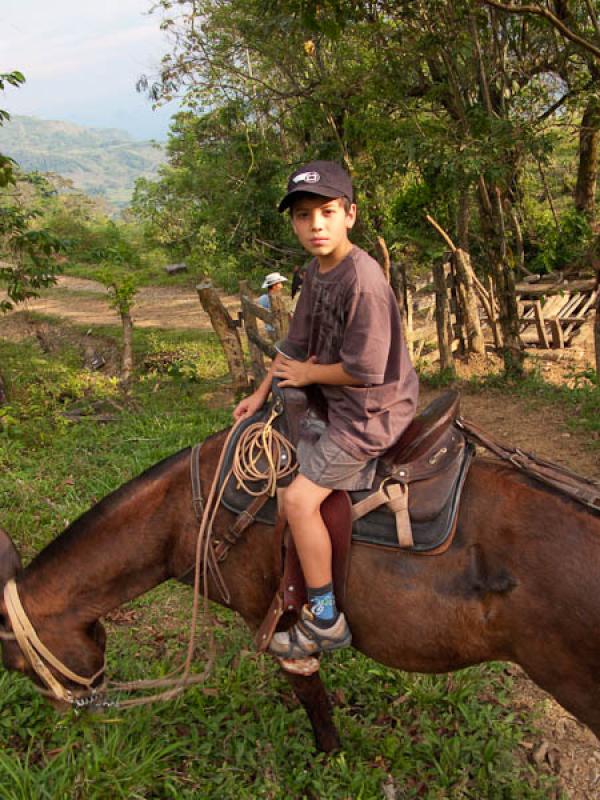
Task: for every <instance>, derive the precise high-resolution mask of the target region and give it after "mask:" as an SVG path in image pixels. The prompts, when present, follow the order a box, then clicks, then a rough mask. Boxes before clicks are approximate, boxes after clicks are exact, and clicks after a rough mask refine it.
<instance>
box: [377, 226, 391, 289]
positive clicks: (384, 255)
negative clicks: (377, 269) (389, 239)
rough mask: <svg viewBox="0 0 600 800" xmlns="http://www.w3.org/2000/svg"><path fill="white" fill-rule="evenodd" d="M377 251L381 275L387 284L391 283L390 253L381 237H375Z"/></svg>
mask: <svg viewBox="0 0 600 800" xmlns="http://www.w3.org/2000/svg"><path fill="white" fill-rule="evenodd" d="M377 249H378V250H379V255H380V257H381V261H380V266H381V268H382V270H383V274H384V275H385V279H386V281H387V282H388V283H391V274H390V273H391V264H390V251H389V250H388V247H387V244H386V241H385V239H384V238H383V236H378V237H377Z"/></svg>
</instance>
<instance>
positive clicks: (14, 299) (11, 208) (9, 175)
mask: <svg viewBox="0 0 600 800" xmlns="http://www.w3.org/2000/svg"><path fill="white" fill-rule="evenodd" d="M24 81H25V78H24V76H23V75H22V74H21V73H20V72H9V73H2V74H0V91H3V90H4V89H5V86H6V84H9V85H11V86H19V85H21V84H22V83H24ZM9 119H10V115H9V114H8V113H7V112H6V111H3V110H2V109H0V125H3V124H5V122H7V121H8V120H9ZM18 181H22V182H27V183H31V184H32V185H36V184H38V185H39V181H40V179H39V176H35V175H32V176H26V175H23V174H21V173H20V171H19V170H18V166H17V164H16V163H15V162H14V161H13V159H11V158H9V157H8V156H4V155H2V154H0V188H3V189H5V190H6V192H5V193H4V194H3V195H2V197H1V199H0V259H2V260H3V261H4V265H3V268H2V269H0V281H1V282H2V283H4V284H5V285H6V288H7V299H6V300H2V301H1V302H0V311H7V310H9V309H11V308H13V306H14V304H15V303H19V302H22V301H23V300H25V299H27V298H28V297H34V296H35V295H36V294H37V290H38V289H40V288H42V287H45V286H50V285H51V284H53V283H54V282H55V280H56V273H57V271H58V265H57V262H56V260H55V258H54V256H55V255H56V254H57V253H58V252H59V250H60V241H59V240H58V239H57V237H56V236H54V235H53V234H52V233H51V232H50V231H48V230H47V229H44V228H39V227H36V225H35V223H36V221H37V220H38V218H39V216H40V212H39V210H37V209H35V208H25V207H24V206H23V204H22V203H21V202H20V197H19V194H18V192H15V191H13V192H11V191H10V187H11V186H12V187H16V186H17V182H18Z"/></svg>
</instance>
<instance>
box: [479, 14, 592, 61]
mask: <svg viewBox="0 0 600 800" xmlns="http://www.w3.org/2000/svg"><path fill="white" fill-rule="evenodd" d="M479 1H480V2H481V3H484V4H485V5H486V6H491V7H492V8H497V9H499V10H500V11H507V12H508V13H509V14H534V15H536V16H538V17H544V18H545V19H547V20H548V22H549V23H550V24H551V25H552V26H553V27H554V28H556V29H557V30H558V31H560V33H562V35H563V36H564V37H565V39H569V41H571V42H573V43H574V44H577V45H579V47H582V48H583V49H584V50H587V52H588V53H591V54H592V55H593V56H595V57H596V58H597V59H598V60H599V61H600V48H598V47H596V46H595V45H593V44H592V43H591V42H588V41H587V39H583V38H582V37H581V36H578V35H577V34H576V33H575V32H574V31H572V30H571V29H570V28H567V26H566V25H565V24H564V22H562V21H561V20H560V19H559V18H558V17H557V16H555V15H554V14H553V13H552V12H551V11H550V10H549V9H547V8H543V7H541V6H530V5H527V6H513V5H510V4H506V3H500V2H498V1H497V0H479Z"/></svg>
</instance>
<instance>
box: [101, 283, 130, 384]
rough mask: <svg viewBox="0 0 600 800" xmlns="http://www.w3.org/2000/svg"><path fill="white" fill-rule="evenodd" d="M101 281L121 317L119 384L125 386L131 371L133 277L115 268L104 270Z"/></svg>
mask: <svg viewBox="0 0 600 800" xmlns="http://www.w3.org/2000/svg"><path fill="white" fill-rule="evenodd" d="M102 283H103V284H104V285H105V286H106V287H107V288H108V291H109V295H110V305H111V307H112V308H114V309H115V311H116V312H117V313H118V314H119V317H120V318H121V327H122V330H123V353H122V358H121V384H122V385H123V386H124V387H127V386H128V385H129V383H130V381H131V374H132V372H133V320H132V318H131V309H132V307H133V302H134V301H133V298H134V297H135V295H136V293H137V286H136V282H135V278H134V277H133V276H132V275H128V274H122V273H121V272H119V271H117V270H106V271H105V272H104V274H103V276H102Z"/></svg>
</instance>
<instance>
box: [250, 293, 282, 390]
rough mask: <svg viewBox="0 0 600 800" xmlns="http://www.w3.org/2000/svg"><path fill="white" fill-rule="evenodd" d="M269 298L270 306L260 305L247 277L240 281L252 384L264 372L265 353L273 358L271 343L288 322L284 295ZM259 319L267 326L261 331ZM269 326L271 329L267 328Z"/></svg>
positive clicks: (257, 381)
mask: <svg viewBox="0 0 600 800" xmlns="http://www.w3.org/2000/svg"><path fill="white" fill-rule="evenodd" d="M270 299H271V309H270V310H269V309H266V308H263V307H262V306H259V305H258V303H257V302H256V300H255V298H254V295H253V294H252V291H251V290H250V286H249V285H248V281H240V303H241V311H240V313H239V320H240V322H241V324H242V325H243V327H244V330H245V331H246V336H247V337H248V350H249V353H250V363H251V369H252V378H253V380H254V383H255V385H258V384H259V383H260V382H261V381H262V379H263V378H264V377H265V375H266V373H267V370H266V367H265V356H268V357H269V358H274V356H275V347H274V343H275V342H277V341H279V340H280V339H284V338H285V337H286V336H287V332H288V328H289V324H290V316H291V313H290V307H289V303H288V300H287V298H286V297H285V296H284V295H281V294H272V295H271V296H270ZM258 320H260V321H262V322H263V324H264V325H265V326H268V327H266V328H265V332H264V334H261V333H260V328H259V325H258ZM269 328H270V329H271V332H269Z"/></svg>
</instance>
